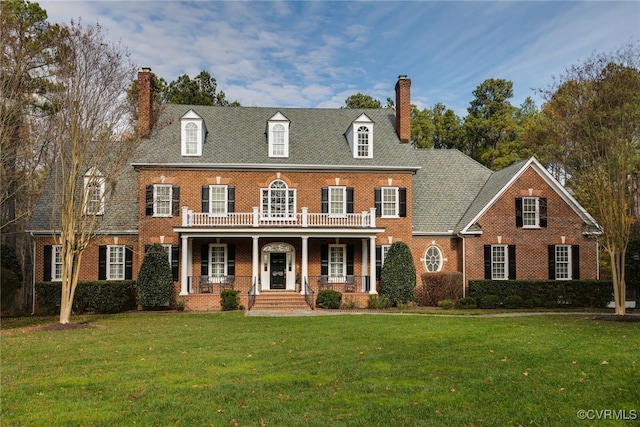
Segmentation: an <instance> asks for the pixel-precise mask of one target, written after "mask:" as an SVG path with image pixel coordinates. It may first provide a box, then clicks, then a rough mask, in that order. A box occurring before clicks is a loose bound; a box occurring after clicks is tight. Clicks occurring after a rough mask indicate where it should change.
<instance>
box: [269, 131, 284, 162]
mask: <svg viewBox="0 0 640 427" xmlns="http://www.w3.org/2000/svg"><path fill="white" fill-rule="evenodd" d="M272 132H273V144H272V145H271V149H272V152H271V155H272V156H273V157H284V156H285V153H286V152H285V148H286V141H285V132H286V130H285V128H284V125H282V124H280V123H277V124H275V125H274V126H273V131H272Z"/></svg>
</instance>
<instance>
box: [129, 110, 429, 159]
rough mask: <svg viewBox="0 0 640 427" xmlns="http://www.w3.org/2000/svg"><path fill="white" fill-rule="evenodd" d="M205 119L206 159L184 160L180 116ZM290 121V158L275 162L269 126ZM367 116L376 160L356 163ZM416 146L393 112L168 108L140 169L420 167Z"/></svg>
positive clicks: (141, 153)
mask: <svg viewBox="0 0 640 427" xmlns="http://www.w3.org/2000/svg"><path fill="white" fill-rule="evenodd" d="M191 109H192V110H193V111H195V112H196V113H197V114H198V115H200V116H201V117H202V119H203V120H204V123H205V126H206V129H207V136H206V139H205V144H204V146H203V153H202V156H200V157H182V156H181V155H180V117H182V116H183V115H184V114H185V113H186V112H188V111H189V110H191ZM278 112H280V113H282V114H283V115H284V116H286V117H287V119H289V121H290V130H289V147H290V148H289V157H288V158H270V157H269V156H268V143H267V136H266V129H267V122H268V120H269V119H270V118H271V117H272V116H274V115H275V114H276V113H278ZM362 113H365V114H366V115H367V116H368V117H369V118H370V119H371V120H372V121H373V122H374V127H373V158H372V159H354V158H353V155H352V154H351V151H350V148H349V144H348V142H347V139H346V137H345V133H346V132H347V130H348V129H349V126H350V125H351V123H352V122H353V121H354V120H355V119H357V118H358V117H359V116H360V115H361V114H362ZM412 151H413V150H412V148H411V146H410V144H402V143H400V140H399V138H398V136H397V134H396V131H395V113H394V112H393V110H390V109H366V110H362V109H347V108H339V109H318V108H313V109H311V108H264V107H205V106H189V105H166V106H165V107H164V111H163V113H162V115H161V118H160V119H159V120H158V122H157V125H156V127H155V129H154V131H153V133H152V135H151V138H150V139H149V140H146V141H143V142H142V144H141V146H140V150H139V151H138V153H137V154H136V156H135V159H134V163H135V164H158V163H173V164H175V163H178V164H245V165H279V164H282V165H309V166H324V167H331V166H347V167H354V166H355V167H360V166H361V167H365V168H375V167H383V168H386V167H402V168H405V167H414V166H416V159H415V157H414V156H413V152H412Z"/></svg>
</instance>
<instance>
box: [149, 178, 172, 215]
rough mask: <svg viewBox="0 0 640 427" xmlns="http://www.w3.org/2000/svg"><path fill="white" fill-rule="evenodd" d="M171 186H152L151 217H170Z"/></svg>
mask: <svg viewBox="0 0 640 427" xmlns="http://www.w3.org/2000/svg"><path fill="white" fill-rule="evenodd" d="M172 192H173V186H171V185H165V184H156V185H154V186H153V200H154V204H153V215H154V216H171V195H172Z"/></svg>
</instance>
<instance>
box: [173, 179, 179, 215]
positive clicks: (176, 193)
mask: <svg viewBox="0 0 640 427" xmlns="http://www.w3.org/2000/svg"><path fill="white" fill-rule="evenodd" d="M171 191H172V194H171V215H173V216H180V187H179V186H177V185H174V186H173V188H172V189H171Z"/></svg>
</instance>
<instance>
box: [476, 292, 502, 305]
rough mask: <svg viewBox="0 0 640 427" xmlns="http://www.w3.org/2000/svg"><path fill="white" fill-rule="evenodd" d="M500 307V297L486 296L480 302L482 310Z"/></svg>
mask: <svg viewBox="0 0 640 427" xmlns="http://www.w3.org/2000/svg"><path fill="white" fill-rule="evenodd" d="M499 305H500V297H499V296H498V295H485V296H483V297H482V299H481V300H480V307H482V308H498V306H499Z"/></svg>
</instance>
